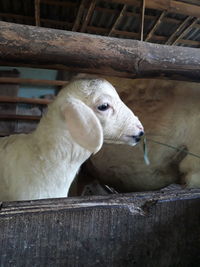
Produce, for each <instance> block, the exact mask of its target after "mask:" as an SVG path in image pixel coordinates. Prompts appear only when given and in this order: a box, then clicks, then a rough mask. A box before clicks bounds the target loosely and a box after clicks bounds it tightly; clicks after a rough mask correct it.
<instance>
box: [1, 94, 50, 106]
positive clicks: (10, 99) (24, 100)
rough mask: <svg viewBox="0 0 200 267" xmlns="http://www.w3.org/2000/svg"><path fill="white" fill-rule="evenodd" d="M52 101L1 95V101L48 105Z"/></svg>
mask: <svg viewBox="0 0 200 267" xmlns="http://www.w3.org/2000/svg"><path fill="white" fill-rule="evenodd" d="M51 102H52V100H50V99H40V98H25V97H13V96H12V97H11V96H0V103H25V104H37V105H48V104H49V103H51Z"/></svg>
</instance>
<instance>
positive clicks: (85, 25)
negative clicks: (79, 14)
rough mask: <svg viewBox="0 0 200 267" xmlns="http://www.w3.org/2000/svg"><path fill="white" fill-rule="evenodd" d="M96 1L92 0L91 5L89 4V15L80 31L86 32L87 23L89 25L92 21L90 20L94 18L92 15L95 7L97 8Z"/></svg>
mask: <svg viewBox="0 0 200 267" xmlns="http://www.w3.org/2000/svg"><path fill="white" fill-rule="evenodd" d="M96 2H97V0H91V3H90V6H89V8H88V11H87V15H86V17H85V20H84V22H83V25H82V27H81V30H80V32H85V30H86V28H87V25H88V23H89V22H90V20H91V18H92V15H93V12H94V9H95V6H96Z"/></svg>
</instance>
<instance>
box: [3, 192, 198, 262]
mask: <svg viewBox="0 0 200 267" xmlns="http://www.w3.org/2000/svg"><path fill="white" fill-rule="evenodd" d="M199 204H200V190H191V191H190V190H186V191H184V190H180V191H171V192H153V193H152V192H146V193H142V192H140V193H136V194H126V195H108V196H93V197H92V196H90V197H84V198H66V199H65V198H62V199H49V200H36V201H26V202H23V201H20V202H10V203H2V205H1V203H0V226H1V227H0V248H1V249H0V263H1V266H4V267H9V266H16V267H20V266H55V267H60V266H74V267H75V266H77V267H78V266H87V267H92V266H99V267H100V266H109V267H123V266H127V267H132V266H134V267H146V266H148V267H155V266H159V267H164V266H177V267H178V266H181V267H188V266H200V253H199V250H200V241H199V236H200V227H199V218H200V209H199Z"/></svg>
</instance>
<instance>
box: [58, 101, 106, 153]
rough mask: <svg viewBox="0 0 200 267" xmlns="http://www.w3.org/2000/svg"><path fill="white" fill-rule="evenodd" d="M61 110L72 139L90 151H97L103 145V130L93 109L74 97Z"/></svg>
mask: <svg viewBox="0 0 200 267" xmlns="http://www.w3.org/2000/svg"><path fill="white" fill-rule="evenodd" d="M61 110H62V114H63V116H64V118H65V121H66V123H67V128H68V130H69V132H70V134H71V136H72V138H73V139H74V141H75V142H76V143H78V144H79V145H80V146H82V147H84V148H86V149H87V150H89V151H90V152H91V153H94V154H95V153H97V152H98V151H99V150H100V149H101V147H102V145H103V131H102V127H101V124H100V122H99V120H98V118H97V117H96V115H95V113H94V112H93V110H92V109H91V108H89V107H88V106H87V105H85V104H84V103H83V102H82V101H80V100H78V99H75V98H72V99H70V100H69V101H68V102H67V103H65V104H64V105H63V106H62V108H61Z"/></svg>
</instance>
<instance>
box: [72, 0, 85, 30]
mask: <svg viewBox="0 0 200 267" xmlns="http://www.w3.org/2000/svg"><path fill="white" fill-rule="evenodd" d="M85 4H86V0H82V1H81V3H80V6H79V9H78V13H77V15H76V19H75V22H74V25H73V28H72V31H77V30H78V27H79V25H80V21H81V17H82V15H83V12H84V7H85Z"/></svg>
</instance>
